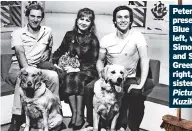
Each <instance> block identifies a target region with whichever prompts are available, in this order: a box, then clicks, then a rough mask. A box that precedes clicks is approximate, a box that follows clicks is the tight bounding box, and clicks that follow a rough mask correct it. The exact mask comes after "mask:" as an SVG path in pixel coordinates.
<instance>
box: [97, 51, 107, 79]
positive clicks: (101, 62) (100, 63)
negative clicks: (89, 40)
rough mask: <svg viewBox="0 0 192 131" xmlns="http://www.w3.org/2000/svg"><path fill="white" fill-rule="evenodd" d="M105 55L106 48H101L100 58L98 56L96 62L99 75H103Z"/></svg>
mask: <svg viewBox="0 0 192 131" xmlns="http://www.w3.org/2000/svg"><path fill="white" fill-rule="evenodd" d="M105 56H106V50H105V49H102V48H100V52H99V58H98V60H97V63H96V67H97V72H98V74H99V77H101V70H102V69H103V68H104V60H105Z"/></svg>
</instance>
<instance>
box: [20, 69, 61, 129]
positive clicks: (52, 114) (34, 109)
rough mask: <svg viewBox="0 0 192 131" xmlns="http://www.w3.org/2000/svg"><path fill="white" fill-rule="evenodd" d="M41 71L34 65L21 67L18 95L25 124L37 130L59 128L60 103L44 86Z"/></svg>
mask: <svg viewBox="0 0 192 131" xmlns="http://www.w3.org/2000/svg"><path fill="white" fill-rule="evenodd" d="M42 78H43V76H42V72H41V70H40V69H37V68H35V67H27V68H23V69H21V74H20V77H19V80H20V87H21V88H20V96H21V102H22V105H23V107H24V109H25V115H26V126H25V129H24V131H29V130H30V128H31V127H32V128H35V129H38V130H44V131H48V130H52V131H53V130H54V131H57V130H60V129H61V128H62V124H63V117H62V115H61V111H60V109H61V105H60V102H59V100H58V98H57V97H56V96H54V95H53V93H52V92H51V91H50V90H49V89H48V88H46V85H45V83H43V81H42Z"/></svg>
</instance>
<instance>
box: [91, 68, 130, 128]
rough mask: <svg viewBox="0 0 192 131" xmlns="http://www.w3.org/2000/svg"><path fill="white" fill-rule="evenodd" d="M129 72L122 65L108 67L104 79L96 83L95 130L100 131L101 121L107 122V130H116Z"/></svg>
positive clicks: (94, 102) (103, 71) (94, 100)
mask: <svg viewBox="0 0 192 131" xmlns="http://www.w3.org/2000/svg"><path fill="white" fill-rule="evenodd" d="M126 74H127V71H126V69H125V68H124V67H123V66H120V65H107V66H106V67H105V68H104V69H103V70H102V71H101V76H102V78H101V79H99V80H98V81H96V82H95V85H94V93H95V95H94V97H93V129H94V130H98V129H99V119H100V117H102V118H103V119H104V120H106V121H107V125H106V127H105V128H109V129H111V130H115V128H116V123H117V118H118V117H119V109H120V106H121V98H122V97H123V95H124V92H123V82H124V80H125V77H126ZM110 125H111V126H110ZM102 130H103V129H102Z"/></svg>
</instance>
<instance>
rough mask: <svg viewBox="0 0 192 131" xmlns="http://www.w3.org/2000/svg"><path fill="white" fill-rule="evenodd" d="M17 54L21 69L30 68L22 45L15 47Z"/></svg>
mask: <svg viewBox="0 0 192 131" xmlns="http://www.w3.org/2000/svg"><path fill="white" fill-rule="evenodd" d="M15 54H16V57H17V60H18V62H19V65H20V67H21V68H25V67H27V66H29V65H28V62H27V58H26V56H25V50H24V48H23V46H21V45H17V46H15Z"/></svg>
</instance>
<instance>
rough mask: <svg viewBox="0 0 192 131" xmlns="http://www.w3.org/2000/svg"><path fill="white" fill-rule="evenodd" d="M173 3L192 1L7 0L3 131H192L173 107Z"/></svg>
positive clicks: (188, 115) (187, 111)
mask: <svg viewBox="0 0 192 131" xmlns="http://www.w3.org/2000/svg"><path fill="white" fill-rule="evenodd" d="M170 5H192V1H190V0H161V1H158V0H156V1H155V0H154V1H129V0H128V1H92V0H89V1H83V0H79V1H1V4H0V6H1V30H0V31H1V36H0V38H1V49H0V50H1V51H0V52H1V58H0V59H1V96H0V99H1V101H0V104H1V108H0V110H1V113H0V124H1V131H36V130H38V131H73V130H74V131H76V130H77V131H192V108H170V107H169V85H170V81H169V80H170V77H169V75H170V74H169V73H170V70H169V68H170V67H169V66H170V65H169V47H170V46H169V44H170V43H169V22H170V19H169V13H170V10H169V7H170ZM178 114H179V115H178ZM167 116H169V117H171V118H172V117H173V118H175V119H177V118H178V117H179V120H180V119H182V120H185V122H186V123H187V122H188V123H190V124H188V125H187V124H186V123H181V122H179V121H176V123H177V124H173V123H174V122H173V121H169V120H167ZM180 123H181V124H180ZM189 125H190V128H189Z"/></svg>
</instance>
